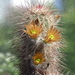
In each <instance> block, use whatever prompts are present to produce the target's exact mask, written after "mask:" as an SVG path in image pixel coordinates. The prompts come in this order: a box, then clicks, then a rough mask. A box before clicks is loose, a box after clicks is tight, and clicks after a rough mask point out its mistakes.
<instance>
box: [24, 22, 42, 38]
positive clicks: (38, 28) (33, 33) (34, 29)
mask: <svg viewBox="0 0 75 75" xmlns="http://www.w3.org/2000/svg"><path fill="white" fill-rule="evenodd" d="M25 28H26V30H23V31H24V32H25V33H27V34H28V35H30V37H31V38H33V39H36V38H37V37H38V36H39V34H40V33H41V32H42V25H37V24H36V23H35V21H32V22H31V23H30V24H28V25H26V26H25Z"/></svg>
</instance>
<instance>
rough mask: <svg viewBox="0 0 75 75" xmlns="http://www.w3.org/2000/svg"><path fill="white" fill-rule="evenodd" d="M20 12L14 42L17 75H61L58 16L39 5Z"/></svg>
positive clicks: (48, 8) (61, 40)
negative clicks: (17, 30) (18, 72)
mask: <svg viewBox="0 0 75 75" xmlns="http://www.w3.org/2000/svg"><path fill="white" fill-rule="evenodd" d="M23 9H24V10H23ZM21 10H22V12H21ZM20 12H21V15H20V16H21V20H20V23H19V25H18V27H19V28H20V29H19V32H18V33H19V36H18V37H17V39H16V40H17V42H18V43H16V48H17V50H16V52H17V56H16V57H17V59H19V62H18V68H19V71H20V74H19V75H64V73H63V70H64V67H63V66H62V65H61V64H63V62H62V61H61V60H62V58H63V57H64V56H63V54H62V51H61V50H60V49H61V48H62V47H64V46H63V43H64V41H63V37H62V34H61V30H60V29H59V27H58V26H57V25H58V22H59V19H60V15H59V14H55V12H54V10H52V9H51V7H49V6H47V5H45V4H41V3H38V2H37V3H35V4H34V5H32V4H31V5H29V6H28V7H22V8H21V9H20Z"/></svg>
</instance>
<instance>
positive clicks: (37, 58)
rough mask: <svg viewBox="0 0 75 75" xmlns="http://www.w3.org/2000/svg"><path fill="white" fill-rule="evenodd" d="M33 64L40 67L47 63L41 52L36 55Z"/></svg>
mask: <svg viewBox="0 0 75 75" xmlns="http://www.w3.org/2000/svg"><path fill="white" fill-rule="evenodd" d="M32 59H33V63H34V64H35V65H39V64H42V63H43V62H44V61H45V58H44V55H43V54H41V53H40V52H38V53H37V54H35V55H34V56H33V57H32Z"/></svg>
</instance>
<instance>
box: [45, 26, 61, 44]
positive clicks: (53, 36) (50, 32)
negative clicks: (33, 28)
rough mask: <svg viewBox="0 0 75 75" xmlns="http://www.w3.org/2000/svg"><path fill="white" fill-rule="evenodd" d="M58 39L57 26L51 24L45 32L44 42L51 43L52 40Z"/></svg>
mask: <svg viewBox="0 0 75 75" xmlns="http://www.w3.org/2000/svg"><path fill="white" fill-rule="evenodd" d="M59 39H61V34H60V31H58V30H57V28H55V27H53V26H51V28H50V29H49V30H48V32H47V35H46V37H45V40H44V41H45V42H46V43H52V42H56V41H58V40H59Z"/></svg>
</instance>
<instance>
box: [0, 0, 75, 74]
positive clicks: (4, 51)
mask: <svg viewBox="0 0 75 75" xmlns="http://www.w3.org/2000/svg"><path fill="white" fill-rule="evenodd" d="M29 1H30V2H31V3H34V2H35V1H36V2H37V0H29ZM41 1H42V0H41ZM45 1H46V0H45ZM49 2H50V3H54V5H55V8H57V9H59V13H60V14H61V15H62V18H61V22H60V23H61V24H62V25H60V27H61V28H63V32H64V33H63V35H64V36H65V37H64V38H65V40H66V41H67V47H65V48H64V51H65V54H66V57H65V58H66V59H67V61H65V63H66V64H67V67H68V68H69V71H70V74H69V75H75V0H49ZM21 4H23V5H24V0H0V75H17V74H16V72H15V69H16V67H15V66H14V62H15V61H14V60H13V59H14V58H15V56H14V55H13V54H12V53H11V52H12V49H11V45H12V40H11V39H12V34H11V33H12V32H13V30H12V27H11V25H13V24H14V23H15V22H16V21H14V22H13V20H10V19H9V17H10V16H11V14H10V10H9V7H10V6H11V5H12V6H16V5H17V6H20V5H21ZM7 14H8V15H7ZM12 17H13V16H12ZM12 17H11V18H12Z"/></svg>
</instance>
